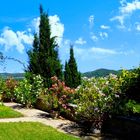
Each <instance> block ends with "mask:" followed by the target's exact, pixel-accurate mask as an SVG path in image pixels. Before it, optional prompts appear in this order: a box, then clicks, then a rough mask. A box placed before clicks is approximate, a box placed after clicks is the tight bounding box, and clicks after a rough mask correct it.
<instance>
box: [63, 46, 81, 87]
mask: <svg viewBox="0 0 140 140" xmlns="http://www.w3.org/2000/svg"><path fill="white" fill-rule="evenodd" d="M64 79H65V83H66V85H67V86H68V87H71V88H76V87H77V86H79V85H80V84H81V74H80V72H78V69H77V64H76V60H75V58H74V51H73V47H72V46H71V48H70V59H69V61H68V63H67V62H66V63H65V71H64Z"/></svg>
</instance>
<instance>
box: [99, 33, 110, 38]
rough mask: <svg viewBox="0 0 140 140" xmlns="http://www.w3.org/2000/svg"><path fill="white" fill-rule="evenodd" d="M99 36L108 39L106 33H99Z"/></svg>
mask: <svg viewBox="0 0 140 140" xmlns="http://www.w3.org/2000/svg"><path fill="white" fill-rule="evenodd" d="M99 35H100V37H101V38H102V39H105V38H108V33H106V32H100V33H99Z"/></svg>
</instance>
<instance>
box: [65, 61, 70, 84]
mask: <svg viewBox="0 0 140 140" xmlns="http://www.w3.org/2000/svg"><path fill="white" fill-rule="evenodd" d="M64 79H65V84H66V85H67V86H70V85H71V83H72V78H71V71H70V68H69V65H68V63H67V61H66V62H65V71H64Z"/></svg>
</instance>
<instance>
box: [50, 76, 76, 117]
mask: <svg viewBox="0 0 140 140" xmlns="http://www.w3.org/2000/svg"><path fill="white" fill-rule="evenodd" d="M51 80H52V87H51V88H49V89H48V94H49V95H51V97H52V100H50V103H51V104H52V110H56V111H59V112H60V113H61V114H65V115H68V114H69V115H72V114H71V113H72V112H71V111H72V110H71V108H70V107H69V103H72V101H73V96H74V92H75V90H74V89H71V88H69V87H67V86H65V83H64V82H61V81H60V80H58V78H57V77H56V76H54V77H52V78H51Z"/></svg>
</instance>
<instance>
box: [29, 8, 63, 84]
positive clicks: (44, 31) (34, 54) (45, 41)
mask: <svg viewBox="0 0 140 140" xmlns="http://www.w3.org/2000/svg"><path fill="white" fill-rule="evenodd" d="M28 56H29V66H28V69H27V72H29V73H31V74H40V75H41V76H42V77H43V79H44V85H45V86H46V87H50V86H51V79H50V78H51V77H52V76H57V77H58V78H59V79H61V78H62V65H61V63H60V60H59V58H58V45H57V43H56V41H55V37H51V28H50V24H49V17H48V14H46V13H45V12H44V11H43V8H42V6H40V25H39V37H38V36H37V34H35V36H34V43H33V49H32V50H30V51H29V52H28Z"/></svg>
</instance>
